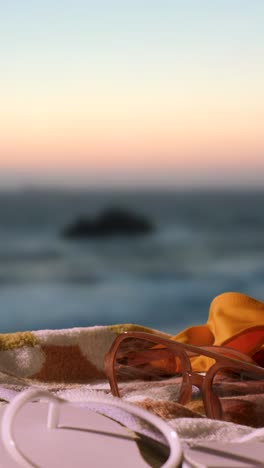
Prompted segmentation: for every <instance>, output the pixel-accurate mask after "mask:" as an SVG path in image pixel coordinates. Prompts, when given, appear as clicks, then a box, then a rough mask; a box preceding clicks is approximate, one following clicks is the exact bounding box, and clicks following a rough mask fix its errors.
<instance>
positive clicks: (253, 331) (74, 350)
mask: <svg viewBox="0 0 264 468" xmlns="http://www.w3.org/2000/svg"><path fill="white" fill-rule="evenodd" d="M124 331H145V332H148V333H156V334H160V335H161V336H163V337H166V338H169V339H173V340H178V341H181V342H185V343H190V344H194V345H214V344H217V345H228V346H231V347H233V348H235V349H239V350H240V351H241V350H242V351H244V352H246V353H247V354H248V355H250V356H251V357H253V358H254V359H256V360H257V361H258V363H259V364H260V363H261V362H263V361H262V359H263V357H262V352H263V348H264V304H263V303H262V302H260V301H257V300H256V299H253V298H250V297H248V296H245V295H243V294H240V293H225V294H221V295H220V296H217V297H216V298H215V299H214V300H213V301H212V304H211V307H210V310H209V317H208V322H207V323H206V324H204V325H201V326H195V327H190V328H188V329H186V330H183V331H182V332H181V333H179V334H178V335H175V336H173V335H169V334H166V333H163V332H162V331H160V330H154V329H151V328H145V327H142V326H140V325H135V324H116V325H112V326H94V327H87V328H85V327H84V328H78V327H76V328H71V329H60V330H36V331H26V332H16V333H9V334H2V335H0V401H1V404H8V402H9V401H11V400H12V399H13V398H14V396H15V395H17V393H18V392H21V391H22V390H24V389H25V388H28V387H37V388H44V389H45V390H49V391H51V392H53V393H54V394H56V395H58V396H60V397H63V398H65V399H67V400H69V401H75V402H82V403H85V401H87V400H88V399H89V395H91V392H92V393H93V394H94V392H96V393H97V394H101V395H105V396H106V397H107V398H114V397H112V396H111V393H110V388H109V384H108V382H107V381H106V378H105V373H104V356H105V353H106V352H107V351H108V350H109V348H110V346H111V344H112V343H113V341H114V339H115V338H116V336H118V334H120V333H122V332H124ZM198 364H199V363H197V365H198ZM198 370H199V371H203V370H204V364H203V363H201V367H200V368H198ZM260 397H264V395H260ZM129 401H130V402H132V403H134V404H138V405H140V406H142V407H143V408H145V409H148V410H150V411H152V412H154V413H155V414H157V415H158V416H160V417H161V418H163V419H164V420H166V421H168V422H169V423H170V424H172V425H173V426H174V427H175V428H176V430H177V432H178V433H179V435H180V437H181V438H182V440H183V442H184V443H191V442H193V441H194V440H203V439H206V440H230V437H231V438H233V439H237V440H240V439H241V438H243V437H256V438H257V439H258V440H261V441H262V440H263V442H264V436H263V431H262V432H261V430H260V432H258V431H259V429H255V428H254V421H252V420H250V419H249V420H245V419H243V415H242V419H241V420H240V419H239V417H238V420H237V421H236V424H234V423H228V422H223V421H212V420H209V419H208V418H206V417H205V416H203V415H202V414H201V413H200V412H198V411H196V410H195V409H193V408H191V407H188V406H182V405H180V404H179V403H176V402H174V401H168V400H166V399H164V398H163V394H162V392H161V393H160V394H159V389H157V388H152V389H150V388H149V387H148V388H147V391H146V392H143V393H140V392H137V391H136V390H135V391H134V392H133V394H132V395H131V397H130V399H129ZM263 406H264V403H263ZM238 416H239V415H238ZM263 420H264V419H263Z"/></svg>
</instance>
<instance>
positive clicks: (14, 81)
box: [0, 0, 264, 188]
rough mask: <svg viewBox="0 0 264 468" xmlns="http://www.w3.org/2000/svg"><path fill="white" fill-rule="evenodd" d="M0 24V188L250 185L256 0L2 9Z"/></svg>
mask: <svg viewBox="0 0 264 468" xmlns="http://www.w3.org/2000/svg"><path fill="white" fill-rule="evenodd" d="M0 21H1V27H0V83H1V86H0V188H5V187H17V186H21V185H22V186H23V185H27V184H29V185H32V184H33V185H41V186H43V185H49V186H67V185H69V186H71V187H74V186H77V187H78V186H85V187H90V186H93V187H94V186H97V185H98V186H104V185H107V186H139V185H140V186H165V187H166V186H170V187H171V186H172V187H176V188H177V187H182V186H211V185H217V186H226V185H228V186H232V187H238V186H240V185H243V186H253V187H255V186H260V185H261V184H262V180H263V175H264V85H263V83H264V27H263V24H264V1H263V0H200V1H199V0H184V1H183V0H159V1H158V0H96V1H94V0H91V1H89V0H56V1H54V0H45V1H44V0H43V1H42V0H23V1H22V0H9V1H6V2H1V6H0Z"/></svg>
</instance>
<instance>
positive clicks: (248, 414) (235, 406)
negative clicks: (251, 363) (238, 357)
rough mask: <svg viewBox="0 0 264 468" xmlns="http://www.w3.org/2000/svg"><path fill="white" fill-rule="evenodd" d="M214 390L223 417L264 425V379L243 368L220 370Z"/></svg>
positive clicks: (253, 424) (239, 422) (234, 420)
mask: <svg viewBox="0 0 264 468" xmlns="http://www.w3.org/2000/svg"><path fill="white" fill-rule="evenodd" d="M212 388H213V392H214V393H215V394H216V395H217V397H218V399H219V401H220V404H221V412H222V419H224V420H225V421H231V422H234V423H237V424H243V425H248V426H252V427H263V426H264V379H263V377H261V376H260V375H258V374H253V373H249V372H246V371H242V370H231V369H225V370H223V369H222V370H221V371H218V372H217V373H216V375H215V377H214V380H213V387H212Z"/></svg>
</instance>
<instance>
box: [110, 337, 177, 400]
mask: <svg viewBox="0 0 264 468" xmlns="http://www.w3.org/2000/svg"><path fill="white" fill-rule="evenodd" d="M114 370H115V376H116V381H117V385H118V390H119V393H120V396H121V397H125V398H127V399H130V400H133V399H134V398H138V397H140V396H142V398H145V397H148V398H155V396H157V397H158V398H159V399H169V400H173V401H179V396H180V392H181V388H182V374H181V362H180V358H179V357H178V356H177V354H175V352H174V351H172V350H171V349H169V348H167V347H166V346H164V345H162V344H157V343H155V342H153V341H151V340H145V339H137V338H130V337H128V338H126V339H124V340H123V341H122V342H121V344H120V346H119V348H118V351H117V355H116V360H115V369H114Z"/></svg>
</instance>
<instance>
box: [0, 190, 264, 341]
mask: <svg viewBox="0 0 264 468" xmlns="http://www.w3.org/2000/svg"><path fill="white" fill-rule="evenodd" d="M111 207H118V208H122V209H125V210H128V211H131V210H132V211H133V212H135V213H138V214H140V215H144V216H146V217H147V218H148V219H149V220H150V221H151V222H152V223H153V224H154V226H155V229H154V231H153V232H152V233H149V234H146V235H142V236H136V237H133V236H131V237H122V236H119V237H109V238H107V237H105V238H101V239H89V240H88V239H87V240H82V241H77V240H69V239H65V238H63V236H62V235H61V232H62V230H63V228H64V227H65V226H67V225H69V223H71V222H73V221H74V220H76V219H77V218H78V216H80V215H84V216H90V217H94V216H97V215H98V214H99V213H101V212H102V211H103V210H105V209H107V208H111ZM263 207H264V192H253V191H244V192H242V191H241V192H238V191H234V192H232V191H224V190H223V191H214V190H211V191H198V190H193V191H191V190H190V191H166V190H163V191H161V190H160V191H158V190H157V191H154V190H153V191H150V190H145V191H144V190H134V191H133V190H131V191H128V190H123V191H122V190H119V191H118V190H116V191H113V190H112V191H111V190H98V191H95V190H94V191H88V190H87V191H77V190H68V191H67V190H64V191H63V190H35V189H23V190H17V191H13V192H11V191H9V192H7V191H5V192H4V191H2V192H0V332H2V333H4V332H15V331H18V330H36V329H55V328H68V327H80V326H81V327H87V326H93V325H106V324H116V323H136V324H140V325H144V326H147V327H150V328H155V329H157V330H162V331H166V332H169V333H172V334H176V333H178V332H179V331H180V330H182V329H183V328H185V327H187V326H190V325H198V324H202V323H205V322H206V321H207V317H208V311H209V307H210V302H211V301H212V299H213V298H214V297H215V296H216V295H218V294H221V293H222V292H226V291H239V292H243V293H245V294H248V295H251V296H253V297H255V298H256V299H259V300H264V208H263Z"/></svg>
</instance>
